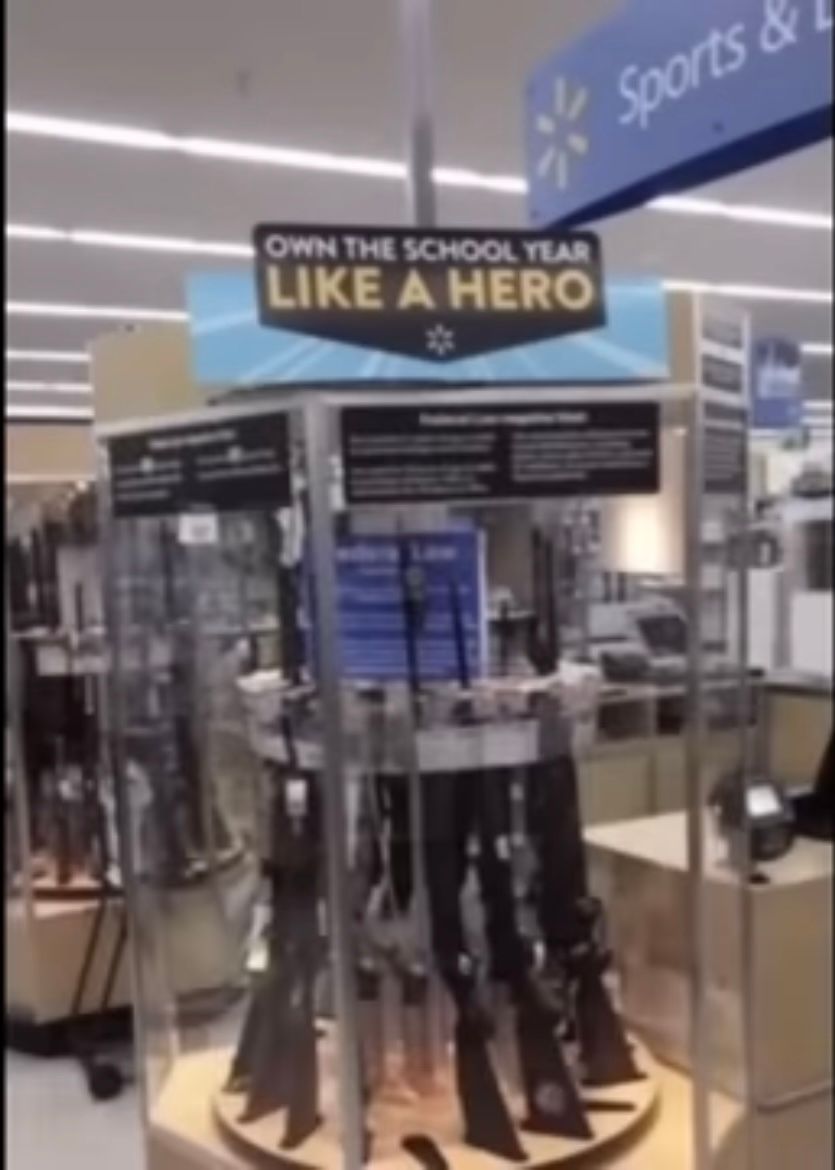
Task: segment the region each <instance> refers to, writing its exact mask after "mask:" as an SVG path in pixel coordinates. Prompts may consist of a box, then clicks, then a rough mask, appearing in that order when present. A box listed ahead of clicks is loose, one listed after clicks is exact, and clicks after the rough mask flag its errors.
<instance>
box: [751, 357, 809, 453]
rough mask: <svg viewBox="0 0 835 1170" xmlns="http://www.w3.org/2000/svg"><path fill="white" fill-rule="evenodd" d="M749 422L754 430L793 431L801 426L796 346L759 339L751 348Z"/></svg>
mask: <svg viewBox="0 0 835 1170" xmlns="http://www.w3.org/2000/svg"><path fill="white" fill-rule="evenodd" d="M753 398H754V401H753V403H752V411H751V416H752V425H753V426H754V427H756V428H757V429H758V430H768V431H796V430H799V429H800V427H801V426H802V425H803V360H802V356H801V353H800V346H799V345H798V344H797V343H796V342H794V341H786V340H784V339H783V338H778V337H774V338H763V339H762V340H761V341H758V342H757V343H756V345H755V347H754V377H753Z"/></svg>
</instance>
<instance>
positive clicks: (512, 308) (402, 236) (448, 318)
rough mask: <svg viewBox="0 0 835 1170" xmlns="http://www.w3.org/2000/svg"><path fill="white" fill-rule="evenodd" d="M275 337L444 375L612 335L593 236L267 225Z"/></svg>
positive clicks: (263, 229) (267, 321) (267, 316)
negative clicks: (336, 346) (451, 365)
mask: <svg viewBox="0 0 835 1170" xmlns="http://www.w3.org/2000/svg"><path fill="white" fill-rule="evenodd" d="M253 242H254V248H255V273H256V284H257V289H258V310H259V317H260V321H261V324H262V325H264V326H266V327H267V328H273V329H282V330H289V331H291V332H294V333H302V334H306V335H308V336H312V337H315V338H317V339H319V340H324V341H339V342H344V343H347V344H349V345H357V346H362V347H364V348H366V349H371V350H375V351H377V352H380V353H387V354H396V355H398V356H401V357H410V358H417V359H421V360H422V361H429V362H436V363H440V364H444V363H448V362H452V361H457V360H459V359H461V358H473V357H477V356H479V355H485V354H490V353H495V352H497V351H500V350H503V349H508V348H512V347H515V346H520V345H525V344H528V343H533V342H537V341H546V340H550V339H554V338H559V337H563V336H566V335H567V334H571V333H580V332H584V331H586V330H589V329H597V328H600V327H601V326H603V325H605V324H606V306H605V296H604V287H603V263H602V257H601V248H600V241H599V239H598V237H597V236H596V235H594V234H593V233H592V232H568V231H565V232H559V231H554V232H548V233H538V232H514V231H505V232H502V231H497V232H494V231H480V230H476V229H471V230H447V229H440V228H438V229H432V230H431V231H419V230H416V229H411V228H410V229H397V228H365V227H332V226H328V227H311V225H309V224H264V225H262V226H259V227H256V228H255V230H254V234H253Z"/></svg>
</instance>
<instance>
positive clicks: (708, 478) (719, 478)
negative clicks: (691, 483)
mask: <svg viewBox="0 0 835 1170" xmlns="http://www.w3.org/2000/svg"><path fill="white" fill-rule="evenodd" d="M747 426H748V411H747V409H746V408H745V407H743V406H740V407H738V408H737V407H734V406H730V405H729V406H725V405H720V404H718V403H712V402H709V403H706V404H705V408H704V447H703V452H702V466H703V475H702V480H703V483H704V490H705V493H706V494H707V495H711V496H741V494H742V493H743V492H744V491H745V488H746V484H747V481H748V442H747Z"/></svg>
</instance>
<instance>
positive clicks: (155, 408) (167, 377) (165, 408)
mask: <svg viewBox="0 0 835 1170" xmlns="http://www.w3.org/2000/svg"><path fill="white" fill-rule="evenodd" d="M91 353H92V382H93V402H94V409H95V415H96V423H97V424H103V423H115V422H126V421H128V420H130V419H142V418H156V417H159V416H160V415H166V414H172V413H177V412H179V411H188V410H196V409H198V408H199V407H201V406H203V405H204V404H205V396H204V394H203V393H202V391H201V390H200V389H199V387H198V386H197V385H196V384H195V382H194V381H193V380H192V376H191V352H190V347H189V335H188V330H187V329H186V328H185V326H183V325H153V326H148V327H147V328H143V329H137V330H132V331H129V332H126V331H122V332H119V333H110V334H107V335H106V336H105V337H101V338H99V339H98V341H96V342H94V343H93V346H92V349H91Z"/></svg>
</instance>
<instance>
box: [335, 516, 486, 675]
mask: <svg viewBox="0 0 835 1170" xmlns="http://www.w3.org/2000/svg"><path fill="white" fill-rule="evenodd" d="M400 539H401V538H399V537H395V536H358V537H351V538H348V539H344V540H341V541H340V542H339V543H338V547H337V591H338V599H339V600H338V612H339V627H340V645H339V656H340V668H341V673H342V676H343V677H344V678H347V679H354V680H363V681H372V682H386V681H388V682H392V681H405V680H407V679H408V669H407V654H406V625H405V618H404V612H405V611H404V606H403V588H402V583H401V569H400V547H399V540H400ZM402 539H403V540H405V541H406V542H407V543H408V547H409V554H410V559H411V564H412V566H413V567H414V570H415V571H416V572H418V574H419V579H420V581H421V588H422V593H423V598H424V602H423V618H422V621H421V626H420V632H419V635H418V671H419V676H420V679H421V680H422V681H423V680H425V681H427V682H429V681H439V680H456V679H457V678H458V659H457V655H456V648H455V638H454V635H453V620H452V604H451V598H450V586H451V585H452V584H454V585H455V586H456V587H457V590H458V596H459V598H460V603H461V612H462V617H463V624H464V629H465V636H466V647H467V662H468V665H469V670H470V675H471V677H472V678H477V677H479V676H480V675H483V674H484V672H485V667H486V644H487V631H486V614H487V608H486V601H485V593H486V577H485V563H484V538H483V535H482V534H481V533H480V532H478V531H476V530H475V529H466V530H461V531H447V532H436V533H425V534H411V533H410V534H407V535H405V536H404V537H402Z"/></svg>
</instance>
